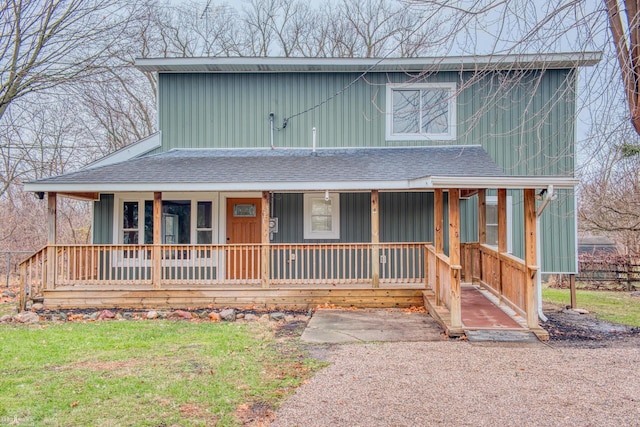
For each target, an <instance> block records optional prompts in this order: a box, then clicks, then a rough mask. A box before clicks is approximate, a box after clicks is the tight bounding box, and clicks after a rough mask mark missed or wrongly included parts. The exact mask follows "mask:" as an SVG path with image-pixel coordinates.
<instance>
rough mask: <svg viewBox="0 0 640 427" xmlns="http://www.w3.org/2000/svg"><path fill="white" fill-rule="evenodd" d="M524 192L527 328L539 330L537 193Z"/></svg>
mask: <svg viewBox="0 0 640 427" xmlns="http://www.w3.org/2000/svg"><path fill="white" fill-rule="evenodd" d="M523 192H524V261H525V264H526V266H527V275H526V277H525V284H524V286H525V289H524V305H525V311H526V315H527V327H529V328H533V329H537V328H538V327H539V326H538V313H537V311H536V292H535V290H536V275H537V274H538V265H537V259H536V191H535V189H531V188H527V189H525V190H523Z"/></svg>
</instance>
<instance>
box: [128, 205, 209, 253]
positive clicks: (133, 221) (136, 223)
mask: <svg viewBox="0 0 640 427" xmlns="http://www.w3.org/2000/svg"><path fill="white" fill-rule="evenodd" d="M161 210H162V218H161V225H162V230H161V237H162V243H163V244H170V245H171V244H173V245H188V244H191V243H197V244H203V245H210V244H212V243H213V238H214V229H213V224H214V221H213V215H214V203H213V202H212V201H211V200H205V201H203V200H163V201H162V208H161ZM119 216H120V219H119V227H118V229H119V231H118V233H119V234H120V239H121V240H120V241H121V243H122V244H125V245H129V244H130V245H134V244H148V245H150V244H153V200H145V199H138V200H126V199H125V200H123V201H122V202H121V204H120V214H119Z"/></svg>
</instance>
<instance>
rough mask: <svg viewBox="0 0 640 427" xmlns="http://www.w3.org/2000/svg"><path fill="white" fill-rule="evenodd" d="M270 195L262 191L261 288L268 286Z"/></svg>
mask: <svg viewBox="0 0 640 427" xmlns="http://www.w3.org/2000/svg"><path fill="white" fill-rule="evenodd" d="M270 206H271V195H270V194H269V192H268V191H263V192H262V225H261V230H262V239H261V243H262V254H261V256H260V266H261V268H260V281H261V283H262V287H263V288H268V287H269V275H270V272H269V265H270V263H271V260H270V257H269V254H270V252H271V250H270V248H269V244H270V239H269V219H270V218H269V216H270V214H269V212H270V210H271V207H270Z"/></svg>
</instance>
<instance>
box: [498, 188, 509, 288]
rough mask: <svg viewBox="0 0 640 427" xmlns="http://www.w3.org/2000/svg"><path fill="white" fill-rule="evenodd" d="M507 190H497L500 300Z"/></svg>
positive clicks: (505, 248) (505, 237) (505, 242)
mask: <svg viewBox="0 0 640 427" xmlns="http://www.w3.org/2000/svg"><path fill="white" fill-rule="evenodd" d="M507 250H508V248H507V190H506V189H504V188H500V189H498V291H499V292H500V298H502V281H503V279H504V278H503V277H502V254H503V253H505V252H507Z"/></svg>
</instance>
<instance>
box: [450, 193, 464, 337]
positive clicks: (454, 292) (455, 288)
mask: <svg viewBox="0 0 640 427" xmlns="http://www.w3.org/2000/svg"><path fill="white" fill-rule="evenodd" d="M449 263H450V280H451V282H450V285H451V294H450V295H451V307H449V311H450V313H451V327H452V328H461V327H462V310H461V298H460V190H458V189H456V188H451V189H449Z"/></svg>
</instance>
